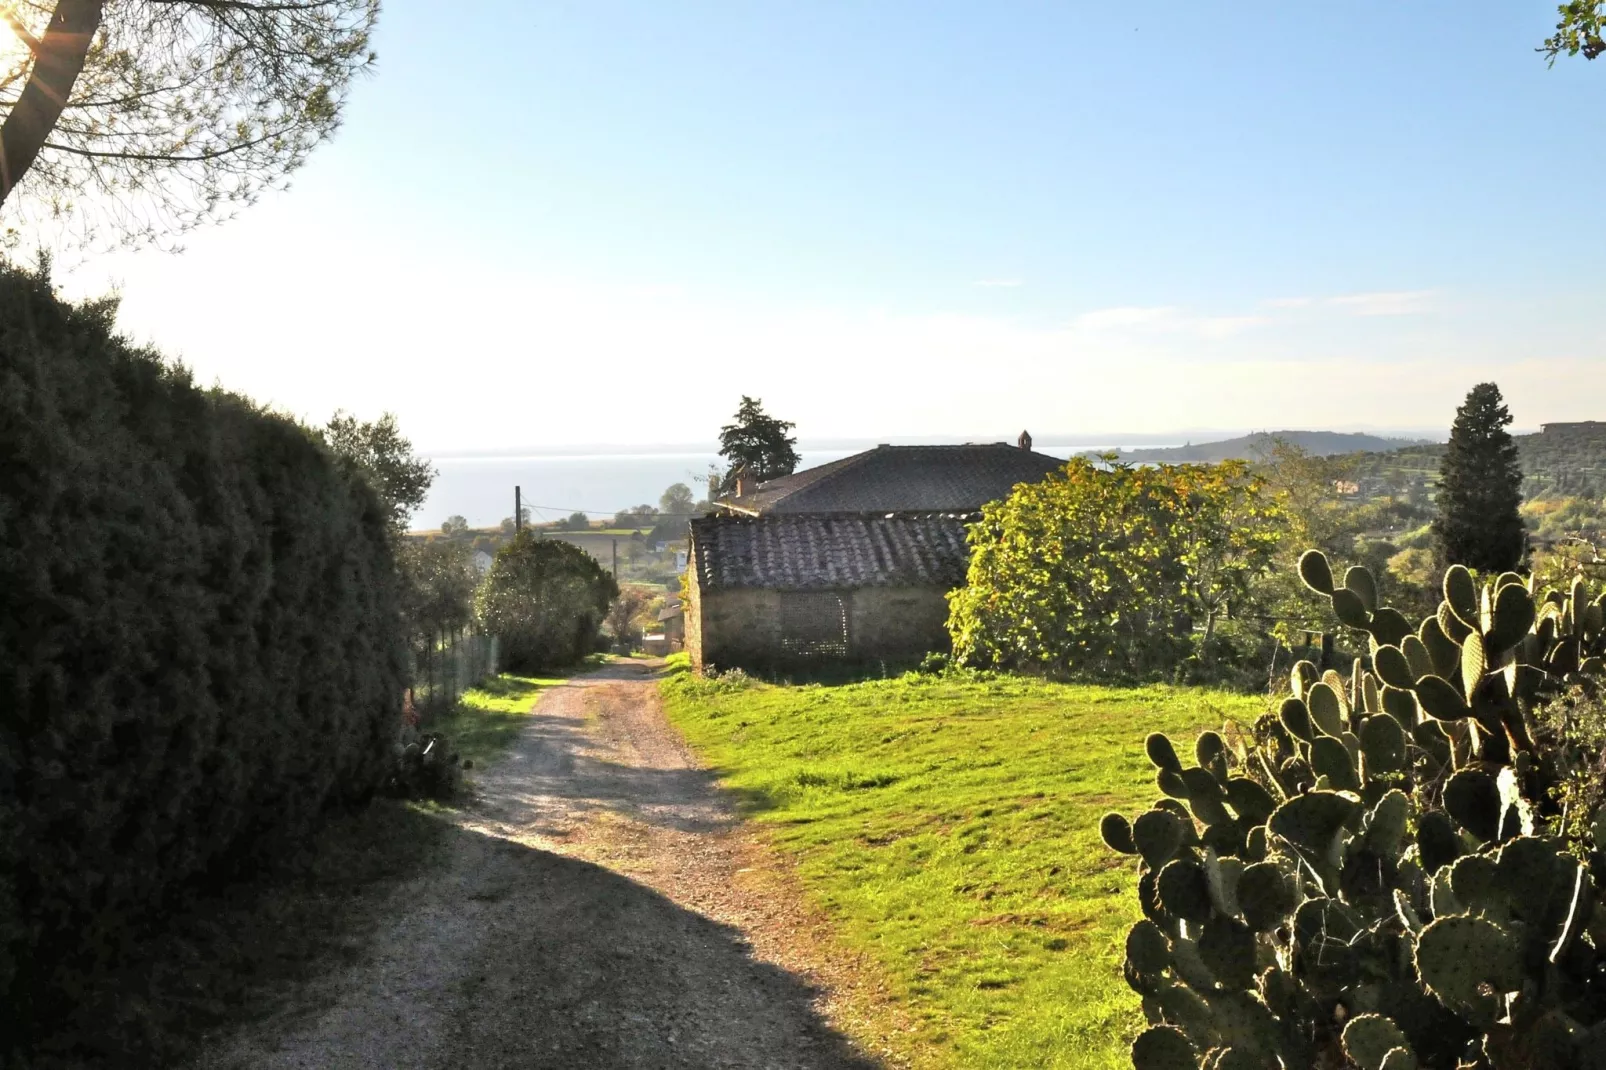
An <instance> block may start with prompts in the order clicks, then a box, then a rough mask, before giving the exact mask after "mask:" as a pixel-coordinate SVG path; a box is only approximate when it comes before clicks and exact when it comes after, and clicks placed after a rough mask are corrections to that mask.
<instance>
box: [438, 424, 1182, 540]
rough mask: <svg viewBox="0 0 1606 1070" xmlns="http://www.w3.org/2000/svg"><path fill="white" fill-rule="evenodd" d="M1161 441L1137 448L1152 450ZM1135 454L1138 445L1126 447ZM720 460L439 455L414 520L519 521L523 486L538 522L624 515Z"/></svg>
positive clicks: (698, 484) (820, 457) (711, 456)
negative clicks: (576, 515) (517, 497)
mask: <svg viewBox="0 0 1606 1070" xmlns="http://www.w3.org/2000/svg"><path fill="white" fill-rule="evenodd" d="M873 445H874V443H870V444H869V445H861V446H853V447H851V448H843V449H805V450H800V451H799V453H800V455H801V456H802V464H801V465H800V466H799V467H800V468H813V467H814V466H815V465H820V464H825V463H826V462H828V461H835V460H840V459H841V458H843V457H847V456H850V455H852V454H855V453H859V452H862V451H863V450H865V449H868V448H870V446H873ZM1156 445H1159V444H1158V443H1149V442H1143V443H1138V444H1136V446H1141V447H1145V448H1153V447H1154V446H1156ZM1033 448H1034V449H1036V450H1037V451H1038V452H1040V453H1047V454H1049V455H1050V456H1054V457H1070V456H1071V455H1072V454H1075V453H1081V452H1083V451H1085V450H1096V449H1112V448H1116V447H1115V446H1111V445H1109V444H1098V445H1087V444H1077V443H1066V444H1046V445H1045V444H1036V445H1034V446H1033ZM1119 448H1122V449H1131V448H1135V446H1130V445H1120V446H1119ZM720 460H721V458H720V456H719V455H718V454H717V453H715V452H714V451H712V450H710V451H709V452H707V453H700V452H695V451H684V450H675V449H673V448H671V449H667V450H663V451H656V452H654V451H651V450H644V451H642V452H640V453H569V452H557V451H554V452H551V453H535V452H532V453H531V454H529V455H528V456H507V455H499V456H483V457H475V456H440V457H435V458H432V462H433V463H434V465H435V468H436V469H437V470H438V472H439V474H438V475H437V476H436V477H435V484H434V486H433V487H431V488H430V494H429V497H428V499H426V500H425V502H424V505H423V507H422V508H421V509H420V510H419V511H418V513H417V514H416V516H415V517H414V523H415V524H416V525H417V526H418V527H420V528H433V527H436V526H438V525H439V524H440V522H441V521H442V520H445V519H446V518H447V517H449V516H462V517H466V518H467V519H468V522H469V523H470V524H471V525H473V526H475V527H487V526H491V525H494V524H497V523H499V522H500V521H501V520H502V518H503V517H508V516H512V515H513V488H514V487H515V486H518V487H521V488H522V490H523V496H524V504H525V505H528V506H529V507H530V508H531V509H532V510H533V513H532V516H533V517H534V519H535V520H536V521H537V522H540V521H544V520H557V519H559V518H560V517H566V516H568V515H569V514H570V513H573V512H577V511H578V512H583V513H587V514H589V515H590V516H591V517H592V518H594V519H601V518H603V517H610V516H613V515H614V514H615V513H617V512H619V511H620V510H621V509H628V508H631V507H633V506H637V505H642V504H647V505H653V506H656V505H657V504H658V496H659V495H661V494H662V493H663V492H664V488H666V487H668V486H669V485H670V484H672V483H684V484H686V485H687V486H688V487H690V488H691V489H692V493H693V494H694V495H696V496H697V497H699V498H701V497H702V496H703V493H704V489H705V487H706V482H705V480H706V478H707V474H708V468H709V466H710V465H715V464H718V463H719V462H720Z"/></svg>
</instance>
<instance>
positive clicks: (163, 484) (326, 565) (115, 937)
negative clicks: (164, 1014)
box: [0, 269, 405, 1059]
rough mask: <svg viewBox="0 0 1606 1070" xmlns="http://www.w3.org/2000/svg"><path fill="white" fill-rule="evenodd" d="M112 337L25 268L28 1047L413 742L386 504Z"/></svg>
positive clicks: (5, 784) (18, 873)
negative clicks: (94, 980)
mask: <svg viewBox="0 0 1606 1070" xmlns="http://www.w3.org/2000/svg"><path fill="white" fill-rule="evenodd" d="M112 312H113V308H112V307H111V306H110V305H107V304H86V305H78V306H74V305H70V304H67V303H64V302H62V301H60V300H58V299H57V298H56V297H55V296H54V294H53V293H52V290H51V288H50V286H49V284H48V282H47V281H46V280H45V279H44V278H42V277H39V276H35V275H31V274H25V273H21V272H18V271H15V270H11V269H0V997H3V1004H4V1007H5V1010H3V1011H0V1015H7V1014H9V1015H14V1016H15V1017H14V1018H13V1020H12V1022H11V1023H10V1025H11V1028H10V1029H8V1028H7V1023H6V1022H5V1021H4V1019H3V1018H0V1036H6V1035H10V1036H12V1037H18V1036H21V1035H22V1032H21V1025H22V1024H23V1023H27V1022H29V1021H30V1020H35V1021H37V1020H41V1018H42V1016H44V1015H46V1012H47V1011H48V1009H49V1008H48V1007H47V1006H46V1005H45V1004H46V1002H48V1000H49V999H50V998H52V997H57V998H60V997H64V998H65V999H67V1000H70V999H71V997H72V993H73V991H74V990H75V986H77V985H79V984H81V983H83V982H84V980H85V979H86V978H87V977H89V976H90V975H92V974H93V973H94V971H95V970H96V969H97V968H98V967H99V966H101V965H103V964H104V961H105V960H106V959H107V958H108V957H110V956H111V955H113V954H115V951H116V948H117V946H118V943H119V940H120V939H121V938H122V936H123V935H125V934H126V933H127V932H128V931H129V927H130V926H131V925H132V924H134V923H135V922H136V921H137V920H138V919H140V918H141V917H142V916H145V915H147V914H148V913H149V912H150V911H151V910H152V909H153V908H157V907H159V906H160V905H161V904H162V903H163V902H164V900H166V899H167V898H168V897H169V896H170V895H171V893H172V892H173V891H174V890H175V889H177V888H179V887H180V886H181V885H182V884H184V883H185V882H189V881H193V880H197V879H210V878H211V877H213V876H217V875H226V874H227V873H229V872H231V871H233V870H234V869H235V868H236V867H237V865H238V864H239V863H242V862H254V861H257V860H261V859H265V858H271V857H272V856H273V855H274V854H275V853H276V852H279V851H281V850H282V849H283V848H284V847H285V846H286V845H288V844H289V843H291V842H292V841H294V840H295V839H296V838H297V837H299V836H301V835H303V834H304V833H306V832H307V831H308V830H309V829H310V828H311V827H312V826H313V825H314V824H315V823H316V822H317V821H318V819H319V817H320V815H321V814H322V813H323V812H325V811H326V810H327V809H328V808H330V807H331V806H334V805H338V804H344V803H350V802H356V801H360V800H363V799H366V798H367V797H368V796H369V795H371V794H372V793H373V791H374V790H375V789H376V787H377V786H378V785H379V784H380V783H381V782H382V780H383V778H384V776H385V773H386V770H387V765H388V762H389V761H390V756H391V748H392V746H393V744H394V741H395V739H396V733H397V731H398V729H399V726H400V722H401V700H402V694H403V690H404V687H405V648H404V645H403V639H402V635H401V628H400V617H399V613H398V592H397V583H396V578H395V577H396V570H395V566H394V563H393V560H392V549H391V544H390V542H389V536H388V535H387V532H386V516H385V511H384V508H383V506H382V504H381V503H380V502H379V500H378V499H377V498H376V497H375V495H374V494H373V492H372V491H371V490H369V489H368V488H367V487H366V486H364V485H362V484H361V483H359V482H357V481H356V479H355V478H354V477H352V476H349V475H346V474H343V472H342V470H341V469H340V467H339V466H337V465H336V464H335V463H334V461H333V459H332V458H331V456H330V455H329V453H328V451H327V450H326V449H325V448H324V447H323V446H322V444H321V443H320V442H319V441H318V440H317V439H316V438H314V437H313V435H311V434H310V433H309V432H308V431H307V430H306V429H305V428H303V427H301V426H300V425H298V424H297V423H295V422H294V421H292V420H290V419H287V418H285V417H283V416H279V415H275V414H273V413H269V412H266V411H264V410H262V409H261V408H258V407H256V406H254V405H253V404H251V403H250V402H249V401H247V400H246V399H243V398H240V397H237V396H234V395H230V394H226V393H222V392H220V391H215V390H214V391H206V390H201V389H198V388H197V387H196V386H195V385H194V384H193V383H192V382H191V381H190V378H189V375H188V374H187V373H186V372H185V371H184V370H183V369H181V368H177V367H175V366H173V365H170V364H167V363H164V362H163V361H162V360H161V359H160V358H159V356H158V355H157V354H155V353H153V352H150V351H148V350H140V349H136V348H133V347H131V346H130V345H128V344H127V343H126V342H125V341H123V340H122V339H120V338H119V337H118V336H117V335H116V334H115V332H114V330H113V326H112ZM5 1048H6V1045H5V1044H3V1043H0V1059H3V1058H4V1054H5Z"/></svg>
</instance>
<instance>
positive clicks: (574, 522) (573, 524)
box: [562, 513, 591, 531]
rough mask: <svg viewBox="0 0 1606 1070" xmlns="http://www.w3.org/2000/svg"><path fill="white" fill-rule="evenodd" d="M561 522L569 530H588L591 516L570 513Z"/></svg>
mask: <svg viewBox="0 0 1606 1070" xmlns="http://www.w3.org/2000/svg"><path fill="white" fill-rule="evenodd" d="M562 523H563V526H564V527H565V528H567V529H568V530H570V531H589V530H590V529H591V518H590V517H588V516H586V515H585V514H584V513H570V514H569V517H568V519H567V520H564V521H563V522H562Z"/></svg>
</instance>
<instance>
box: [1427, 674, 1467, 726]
mask: <svg viewBox="0 0 1606 1070" xmlns="http://www.w3.org/2000/svg"><path fill="white" fill-rule="evenodd" d="M1416 700H1417V702H1418V703H1419V704H1420V705H1421V706H1422V712H1423V713H1425V714H1427V715H1428V716H1429V717H1432V718H1434V719H1435V720H1439V721H1460V720H1464V719H1465V718H1466V717H1467V715H1468V714H1470V713H1471V712H1472V710H1471V709H1470V708H1469V707H1468V706H1467V702H1466V700H1465V699H1463V698H1462V697H1461V692H1459V691H1457V690H1456V689H1455V685H1454V684H1452V683H1451V682H1450V681H1448V680H1446V679H1445V678H1444V677H1442V676H1424V677H1422V679H1420V680H1418V681H1417V682H1416Z"/></svg>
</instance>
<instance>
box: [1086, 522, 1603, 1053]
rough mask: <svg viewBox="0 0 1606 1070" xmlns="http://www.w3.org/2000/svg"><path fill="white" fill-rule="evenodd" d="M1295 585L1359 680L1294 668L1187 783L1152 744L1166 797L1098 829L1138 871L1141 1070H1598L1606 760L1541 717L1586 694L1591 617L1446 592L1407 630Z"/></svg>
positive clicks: (1548, 602) (1593, 634)
mask: <svg viewBox="0 0 1606 1070" xmlns="http://www.w3.org/2000/svg"><path fill="white" fill-rule="evenodd" d="M1300 572H1301V575H1302V578H1303V579H1304V581H1305V583H1306V584H1307V585H1308V586H1309V587H1310V588H1311V589H1313V590H1315V591H1318V592H1320V593H1322V594H1324V595H1326V596H1327V597H1328V598H1329V600H1330V604H1331V606H1332V608H1333V610H1334V612H1335V614H1336V615H1337V616H1338V618H1339V620H1340V621H1341V622H1342V623H1343V624H1344V625H1345V626H1347V627H1349V628H1352V629H1354V630H1356V631H1359V632H1363V633H1365V635H1366V636H1367V639H1368V645H1369V650H1370V655H1369V657H1367V658H1365V659H1357V660H1356V662H1355V665H1354V667H1353V670H1352V671H1351V673H1350V674H1349V676H1348V677H1347V678H1346V677H1344V676H1343V675H1341V674H1339V673H1337V672H1333V671H1329V672H1327V673H1324V674H1318V672H1317V670H1316V669H1315V668H1314V667H1313V666H1311V665H1310V664H1309V663H1308V662H1301V663H1300V664H1298V665H1296V666H1295V668H1294V671H1293V673H1292V677H1291V689H1290V690H1291V694H1290V695H1289V696H1288V697H1287V698H1286V699H1284V701H1283V702H1282V705H1281V707H1280V709H1279V711H1278V712H1277V713H1276V714H1267V715H1266V716H1264V717H1262V718H1261V719H1260V721H1259V722H1257V723H1256V724H1255V725H1254V727H1253V730H1252V731H1249V732H1243V731H1229V732H1227V733H1226V734H1223V733H1221V732H1205V733H1203V734H1202V735H1200V736H1199V738H1198V740H1197V742H1196V744H1195V746H1194V748H1193V752H1192V758H1193V761H1192V762H1191V763H1185V762H1184V760H1183V758H1182V757H1181V756H1179V755H1178V753H1177V750H1176V748H1175V747H1174V746H1173V745H1172V743H1171V741H1170V740H1169V739H1167V738H1166V737H1165V736H1164V735H1161V734H1159V733H1155V734H1154V735H1151V736H1150V737H1149V739H1148V741H1147V744H1146V750H1147V753H1148V757H1149V759H1150V761H1151V762H1152V763H1153V764H1154V766H1155V768H1156V770H1157V774H1156V781H1157V783H1158V786H1159V788H1160V790H1161V792H1162V793H1164V795H1165V796H1166V797H1165V798H1162V799H1161V800H1160V801H1159V802H1158V803H1156V804H1155V806H1154V808H1153V809H1151V810H1149V811H1148V812H1147V813H1145V814H1143V815H1141V816H1139V817H1138V818H1137V819H1136V820H1135V821H1128V820H1127V818H1125V817H1124V816H1122V815H1119V814H1108V815H1106V816H1105V818H1104V819H1103V822H1102V823H1101V828H1100V831H1101V833H1102V835H1103V838H1104V840H1105V842H1106V844H1108V845H1109V846H1110V847H1111V848H1113V849H1114V850H1117V851H1120V852H1122V853H1125V854H1134V855H1137V856H1138V857H1139V859H1140V869H1139V873H1140V876H1139V881H1138V900H1139V903H1140V905H1141V907H1142V910H1143V913H1144V915H1145V917H1144V918H1143V919H1142V920H1141V921H1139V922H1138V923H1137V924H1136V925H1135V926H1133V928H1132V930H1131V932H1130V934H1129V935H1128V938H1127V943H1126V961H1125V965H1124V971H1125V976H1126V979H1127V982H1128V983H1129V984H1130V985H1131V987H1132V988H1133V989H1134V990H1135V991H1136V992H1137V993H1138V994H1139V995H1140V996H1141V997H1142V1001H1143V1010H1144V1013H1145V1015H1146V1016H1147V1018H1148V1020H1149V1022H1150V1023H1151V1025H1150V1028H1149V1029H1148V1030H1147V1031H1145V1032H1144V1033H1143V1034H1142V1035H1140V1036H1139V1037H1138V1038H1137V1041H1136V1042H1135V1043H1134V1044H1133V1048H1132V1061H1133V1064H1134V1066H1136V1067H1138V1068H1139V1070H1148V1068H1159V1067H1165V1068H1168V1070H1169V1068H1173V1067H1210V1068H1215V1070H1223V1068H1232V1070H1240V1068H1241V1070H1250V1068H1257V1067H1275V1066H1278V1065H1281V1066H1284V1067H1293V1066H1299V1067H1305V1066H1323V1067H1329V1066H1330V1067H1341V1066H1348V1065H1353V1066H1358V1067H1362V1068H1365V1070H1409V1068H1413V1067H1418V1066H1421V1067H1437V1068H1444V1070H1451V1068H1456V1067H1461V1068H1467V1070H1473V1068H1483V1070H1529V1068H1532V1070H1538V1068H1540V1067H1556V1068H1569V1067H1578V1068H1583V1067H1594V1066H1598V1065H1600V1050H1601V1048H1600V1045H1601V1042H1602V1039H1603V1038H1606V910H1603V909H1602V908H1601V907H1599V906H1598V905H1597V901H1598V892H1599V888H1600V880H1601V877H1602V869H1601V867H1602V866H1603V865H1606V854H1603V853H1602V852H1603V851H1606V820H1603V818H1602V815H1601V813H1600V812H1599V811H1598V809H1596V810H1595V811H1594V812H1586V813H1579V812H1578V809H1577V808H1578V807H1579V806H1584V807H1591V808H1593V807H1598V806H1599V801H1600V800H1599V794H1600V793H1599V791H1598V789H1597V790H1595V791H1594V792H1593V794H1589V793H1588V792H1586V791H1585V790H1584V789H1585V788H1586V787H1587V786H1588V783H1589V779H1590V778H1589V774H1591V773H1593V774H1594V775H1595V776H1596V777H1597V778H1598V772H1599V768H1600V747H1601V744H1602V742H1603V741H1606V736H1603V734H1602V733H1601V731H1600V728H1599V721H1600V717H1599V714H1598V711H1596V710H1594V709H1593V708H1591V709H1588V710H1583V711H1581V712H1582V714H1583V717H1582V722H1583V723H1584V724H1585V725H1586V730H1582V731H1577V732H1573V733H1572V734H1571V738H1568V732H1567V731H1566V726H1567V725H1568V724H1569V723H1572V722H1571V721H1569V720H1568V715H1567V714H1563V713H1555V712H1553V713H1551V714H1550V715H1547V716H1541V715H1540V713H1539V711H1540V710H1542V709H1544V708H1545V707H1546V705H1547V704H1549V705H1550V706H1551V707H1552V709H1555V704H1556V703H1557V702H1558V701H1566V702H1569V703H1572V705H1569V706H1568V710H1572V709H1573V708H1574V706H1575V705H1576V702H1575V699H1574V696H1576V695H1578V694H1584V695H1588V694H1590V693H1592V692H1594V691H1595V689H1596V686H1597V682H1598V680H1599V678H1600V677H1601V675H1602V672H1603V668H1606V664H1603V662H1602V660H1601V659H1602V654H1603V653H1606V620H1603V604H1606V595H1603V596H1595V595H1594V594H1593V593H1592V592H1590V591H1589V590H1588V589H1587V587H1586V586H1585V585H1584V584H1583V582H1582V581H1575V582H1574V583H1573V584H1571V585H1570V587H1569V589H1568V590H1567V591H1565V592H1559V591H1553V590H1550V591H1547V590H1535V589H1533V587H1532V581H1531V580H1529V581H1524V580H1523V579H1521V578H1520V577H1518V576H1516V575H1513V574H1505V575H1502V576H1499V577H1497V578H1494V579H1490V580H1488V581H1486V582H1484V583H1483V584H1481V585H1480V584H1478V583H1477V581H1476V580H1475V579H1474V577H1473V576H1472V575H1471V573H1469V572H1468V571H1467V570H1466V569H1464V568H1461V567H1460V566H1456V567H1453V568H1451V569H1450V570H1449V571H1448V572H1447V573H1446V574H1445V577H1444V584H1443V595H1444V599H1443V601H1442V602H1441V603H1440V605H1439V608H1438V610H1437V612H1436V613H1435V614H1434V615H1432V616H1430V617H1428V618H1427V619H1426V620H1424V621H1422V622H1421V624H1420V625H1419V626H1418V627H1417V628H1415V629H1413V628H1412V627H1411V626H1410V624H1409V623H1408V622H1407V621H1406V620H1405V618H1404V617H1403V616H1402V615H1401V614H1399V613H1398V612H1397V611H1395V610H1392V609H1390V608H1387V607H1384V606H1380V605H1379V604H1378V591H1377V585H1376V582H1375V581H1374V579H1373V577H1372V575H1371V573H1370V572H1368V571H1367V570H1366V569H1364V568H1359V567H1356V568H1351V569H1349V570H1348V572H1346V573H1345V575H1344V577H1343V580H1342V583H1340V582H1338V581H1336V580H1335V577H1334V576H1333V573H1332V570H1331V568H1330V566H1329V564H1328V562H1327V559H1326V558H1325V557H1324V556H1322V555H1321V554H1320V553H1317V552H1314V551H1313V552H1311V553H1307V554H1306V555H1305V557H1304V558H1302V559H1301V562H1300ZM1573 720H1574V721H1577V720H1579V718H1578V717H1574V718H1573ZM1558 725H1561V726H1562V728H1561V729H1560V730H1558V728H1557V726H1558ZM1580 774H1584V776H1583V777H1582V778H1580ZM1569 793H1570V794H1569ZM1560 801H1570V802H1572V803H1573V804H1574V809H1573V811H1572V812H1571V813H1567V812H1566V811H1564V810H1563V808H1562V807H1561V806H1560V805H1559V802H1560ZM1346 1060H1347V1061H1346Z"/></svg>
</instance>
